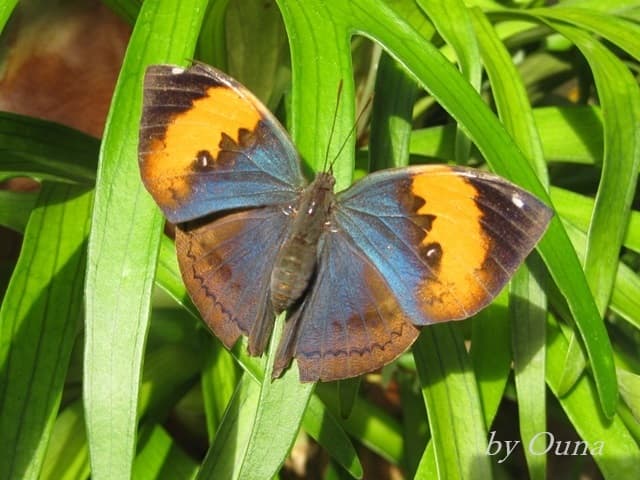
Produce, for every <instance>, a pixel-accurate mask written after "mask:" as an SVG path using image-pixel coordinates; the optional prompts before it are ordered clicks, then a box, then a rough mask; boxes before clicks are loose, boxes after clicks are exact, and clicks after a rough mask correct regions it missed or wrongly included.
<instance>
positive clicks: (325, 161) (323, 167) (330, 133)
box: [322, 79, 342, 172]
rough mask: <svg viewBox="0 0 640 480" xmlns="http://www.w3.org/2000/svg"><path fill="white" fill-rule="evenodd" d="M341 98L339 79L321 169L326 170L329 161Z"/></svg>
mask: <svg viewBox="0 0 640 480" xmlns="http://www.w3.org/2000/svg"><path fill="white" fill-rule="evenodd" d="M341 98H342V79H340V83H339V84H338V94H337V99H336V108H335V110H334V111H333V121H332V122H331V131H330V132H329V143H328V144H327V152H326V154H325V156H324V164H323V165H322V171H323V172H326V171H327V164H328V163H329V150H330V147H331V142H332V141H333V132H334V131H335V129H336V121H337V118H338V107H339V106H340V99H341Z"/></svg>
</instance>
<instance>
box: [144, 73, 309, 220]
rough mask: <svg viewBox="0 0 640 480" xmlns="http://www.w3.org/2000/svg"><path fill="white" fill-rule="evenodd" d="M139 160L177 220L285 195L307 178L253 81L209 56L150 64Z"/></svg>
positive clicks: (274, 201)
mask: <svg viewBox="0 0 640 480" xmlns="http://www.w3.org/2000/svg"><path fill="white" fill-rule="evenodd" d="M139 162H140V172H141V175H142V180H143V182H144V184H145V186H146V187H147V189H148V190H149V192H150V193H151V195H152V196H153V198H154V199H155V200H156V202H157V203H158V205H159V206H160V208H161V209H162V211H163V212H164V214H165V216H166V217H167V218H168V219H169V221H171V222H174V223H179V222H185V221H188V220H192V219H195V218H199V217H202V216H204V215H207V214H209V213H212V212H214V211H216V212H217V211H222V210H227V209H232V208H243V207H256V206H264V205H276V204H280V203H286V202H289V201H291V200H292V199H294V198H295V196H296V193H297V191H298V189H299V188H300V187H301V186H302V185H303V184H304V179H303V177H302V174H301V172H300V162H299V160H298V156H297V153H296V151H295V149H294V148H293V145H292V144H291V141H290V140H289V139H288V137H287V135H286V133H285V131H284V129H283V128H282V127H281V126H280V125H279V124H278V122H277V120H276V119H275V118H274V117H273V116H272V115H271V114H270V113H269V111H268V110H267V109H266V108H265V107H264V106H263V105H262V104H261V103H260V102H259V101H258V100H257V99H256V98H255V97H254V96H253V95H252V94H251V93H250V92H249V91H248V90H247V89H246V88H244V87H243V86H241V85H240V84H238V83H237V82H236V81H234V80H233V79H231V78H230V77H228V76H227V75H225V74H223V73H222V72H220V71H218V70H215V69H213V68H211V67H208V66H206V65H204V64H195V65H194V66H192V67H191V68H189V69H181V68H178V67H173V66H170V65H155V66H152V67H150V68H149V69H148V70H147V73H146V76H145V81H144V96H143V110H142V121H141V125H140V143H139Z"/></svg>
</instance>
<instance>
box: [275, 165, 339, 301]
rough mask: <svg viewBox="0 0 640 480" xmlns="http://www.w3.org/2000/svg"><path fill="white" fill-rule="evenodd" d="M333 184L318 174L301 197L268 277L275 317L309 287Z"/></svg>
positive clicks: (325, 174)
mask: <svg viewBox="0 0 640 480" xmlns="http://www.w3.org/2000/svg"><path fill="white" fill-rule="evenodd" d="M334 182H335V180H334V178H333V176H332V175H331V174H328V173H321V174H318V176H317V177H316V179H315V180H314V181H313V182H312V183H311V184H310V185H309V186H308V187H307V188H306V189H305V191H304V192H303V194H302V197H301V201H300V204H299V205H298V208H297V209H296V214H295V218H294V219H293V223H292V224H291V229H290V230H289V234H288V236H287V238H286V239H285V241H284V242H283V244H282V246H281V247H280V251H279V252H278V256H277V257H276V261H275V263H274V267H273V271H272V273H271V304H272V305H273V308H274V310H275V311H276V313H280V312H282V311H284V310H286V309H287V308H289V307H290V306H291V305H293V304H294V303H295V301H296V300H298V299H299V298H300V297H301V296H302V294H303V293H304V291H305V290H306V289H307V286H308V285H309V281H310V279H311V276H312V275H313V272H314V270H315V267H316V258H317V251H318V242H319V241H320V237H321V235H322V233H323V232H324V230H325V227H326V224H327V219H328V216H329V211H330V209H331V205H332V203H333V199H334V196H333V184H334Z"/></svg>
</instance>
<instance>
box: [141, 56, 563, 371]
mask: <svg viewBox="0 0 640 480" xmlns="http://www.w3.org/2000/svg"><path fill="white" fill-rule="evenodd" d="M139 166H140V172H141V177H142V181H143V183H144V185H145V187H146V188H147V190H148V191H149V193H150V194H151V196H152V197H153V198H154V200H155V201H156V203H157V204H158V206H159V207H160V208H161V210H162V211H163V213H164V215H165V216H166V218H167V219H168V220H169V221H170V222H172V223H175V224H177V228H176V239H175V243H176V250H177V255H178V263H179V265H180V270H181V273H182V278H183V280H184V282H185V285H186V287H187V289H188V291H189V294H190V296H191V298H192V300H193V302H194V303H195V305H196V306H197V308H198V310H199V311H200V313H201V315H202V318H203V319H204V321H205V322H206V324H207V325H208V326H209V327H210V329H211V330H212V331H213V333H214V334H215V335H216V336H217V337H218V338H219V339H220V340H221V341H222V343H223V344H224V345H225V346H226V347H227V348H231V347H232V346H233V345H234V344H235V343H236V341H237V340H238V339H239V338H240V336H242V335H245V336H247V337H248V350H249V353H250V354H251V355H262V354H263V353H264V351H265V349H266V346H267V342H268V340H269V338H270V336H271V333H272V329H273V325H274V322H275V315H276V314H279V313H280V312H283V311H285V310H288V312H289V316H288V318H287V320H286V323H285V327H284V331H283V333H282V337H281V339H280V342H279V345H278V349H277V353H276V359H275V364H274V369H273V377H274V378H276V377H278V376H280V375H281V374H282V373H283V371H284V370H285V369H286V368H288V366H289V365H290V363H291V362H292V359H293V358H295V359H296V360H297V365H298V370H299V375H300V380H301V381H303V382H309V381H318V380H321V381H330V380H338V379H344V378H349V377H354V376H358V375H361V374H363V373H366V372H371V371H373V370H376V369H379V368H380V367H382V366H384V365H386V364H388V363H389V362H391V361H393V360H394V359H395V358H397V357H398V356H399V355H400V354H402V353H403V352H405V351H406V350H407V349H408V348H409V347H410V346H411V344H412V343H413V342H414V341H415V339H416V338H417V336H418V333H419V330H420V327H421V326H424V325H429V324H433V323H438V322H445V321H450V320H459V319H464V318H467V317H469V316H471V315H473V314H474V313H476V312H478V311H479V310H480V309H482V308H483V307H485V306H486V305H487V304H488V303H489V302H491V300H492V299H493V298H494V297H495V296H496V295H497V294H498V293H499V292H500V290H501V289H502V288H503V287H504V285H505V284H506V283H507V282H508V280H509V278H510V277H511V276H512V275H513V273H514V272H515V270H516V269H517V268H518V266H519V265H520V264H521V263H522V262H523V261H524V259H525V258H526V256H527V255H528V254H529V253H530V252H531V250H532V249H533V248H534V246H535V245H536V243H537V242H538V240H539V239H540V237H541V236H542V235H543V233H544V231H545V229H546V227H547V225H548V223H549V220H550V218H551V216H552V211H551V210H550V209H549V208H548V207H547V206H546V205H545V204H544V203H542V202H541V201H539V200H538V199H537V198H535V197H534V196H532V195H531V194H529V193H528V192H526V191H524V190H522V189H521V188H519V187H517V186H515V185H513V184H511V183H509V182H508V181H506V180H504V179H502V178H500V177H497V176H495V175H491V174H489V173H484V172H481V171H478V170H474V169H471V168H463V167H453V166H447V165H420V166H410V167H406V168H395V169H388V170H381V171H377V172H374V173H371V174H369V175H367V176H365V177H364V178H362V179H361V180H359V181H357V182H356V183H355V184H353V185H352V186H351V187H350V188H348V189H346V190H344V191H341V192H338V193H335V192H334V188H333V187H334V177H333V175H332V174H331V172H321V173H318V174H317V175H316V177H315V179H314V180H313V181H312V182H310V183H308V182H307V180H305V178H304V176H303V174H302V171H301V164H300V158H299V156H298V154H297V152H296V149H295V147H294V145H293V143H292V142H291V140H290V139H289V137H288V136H287V133H286V132H285V130H284V128H283V127H282V126H281V125H280V124H279V123H278V121H277V120H276V119H275V117H274V116H273V115H272V114H271V113H270V112H269V111H268V110H267V108H266V107H265V106H264V105H263V104H262V103H261V102H260V101H259V100H258V99H257V98H256V97H254V96H253V95H252V94H251V93H250V92H249V91H248V89H247V88H245V87H244V86H242V85H241V84H239V83H238V82H237V81H235V80H234V79H232V78H231V77H229V76H228V75H226V74H225V73H223V72H221V71H219V70H216V69H214V68H213V67H210V66H207V65H205V64H201V63H196V64H194V65H193V66H191V67H190V68H186V69H184V68H180V67H175V66H171V65H154V66H151V67H149V68H148V70H147V72H146V75H145V80H144V93H143V109H142V118H141V126H140V142H139Z"/></svg>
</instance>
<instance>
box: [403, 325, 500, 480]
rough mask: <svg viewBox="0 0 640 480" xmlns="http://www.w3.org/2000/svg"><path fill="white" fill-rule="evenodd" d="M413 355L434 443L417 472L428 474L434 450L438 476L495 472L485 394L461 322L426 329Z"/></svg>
mask: <svg viewBox="0 0 640 480" xmlns="http://www.w3.org/2000/svg"><path fill="white" fill-rule="evenodd" d="M413 356H414V357H415V360H416V367H417V370H418V375H419V376H420V382H421V384H422V395H423V396H424V399H425V403H426V406H427V413H428V415H429V429H430V431H431V436H432V439H431V442H430V443H431V444H432V445H433V451H430V450H429V449H427V450H425V453H424V455H423V459H422V462H421V465H420V466H419V467H418V472H417V473H416V477H420V478H426V477H427V474H426V471H425V469H426V465H428V463H429V462H427V460H426V458H427V457H428V456H430V455H431V454H433V455H435V464H436V466H437V474H438V477H439V478H447V479H454V478H472V477H478V478H491V462H490V460H489V459H490V457H489V456H488V455H487V454H486V451H487V429H486V426H485V422H484V416H483V414H482V406H481V401H480V396H479V393H478V387H477V384H476V381H475V377H474V375H473V368H472V366H471V362H470V361H469V357H468V354H467V351H466V349H465V347H464V342H463V339H462V336H461V335H460V333H459V329H458V327H457V326H456V325H451V324H441V325H431V326H430V327H428V328H425V329H423V330H422V333H421V334H420V336H419V337H418V340H417V341H416V343H415V344H414V348H413Z"/></svg>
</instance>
